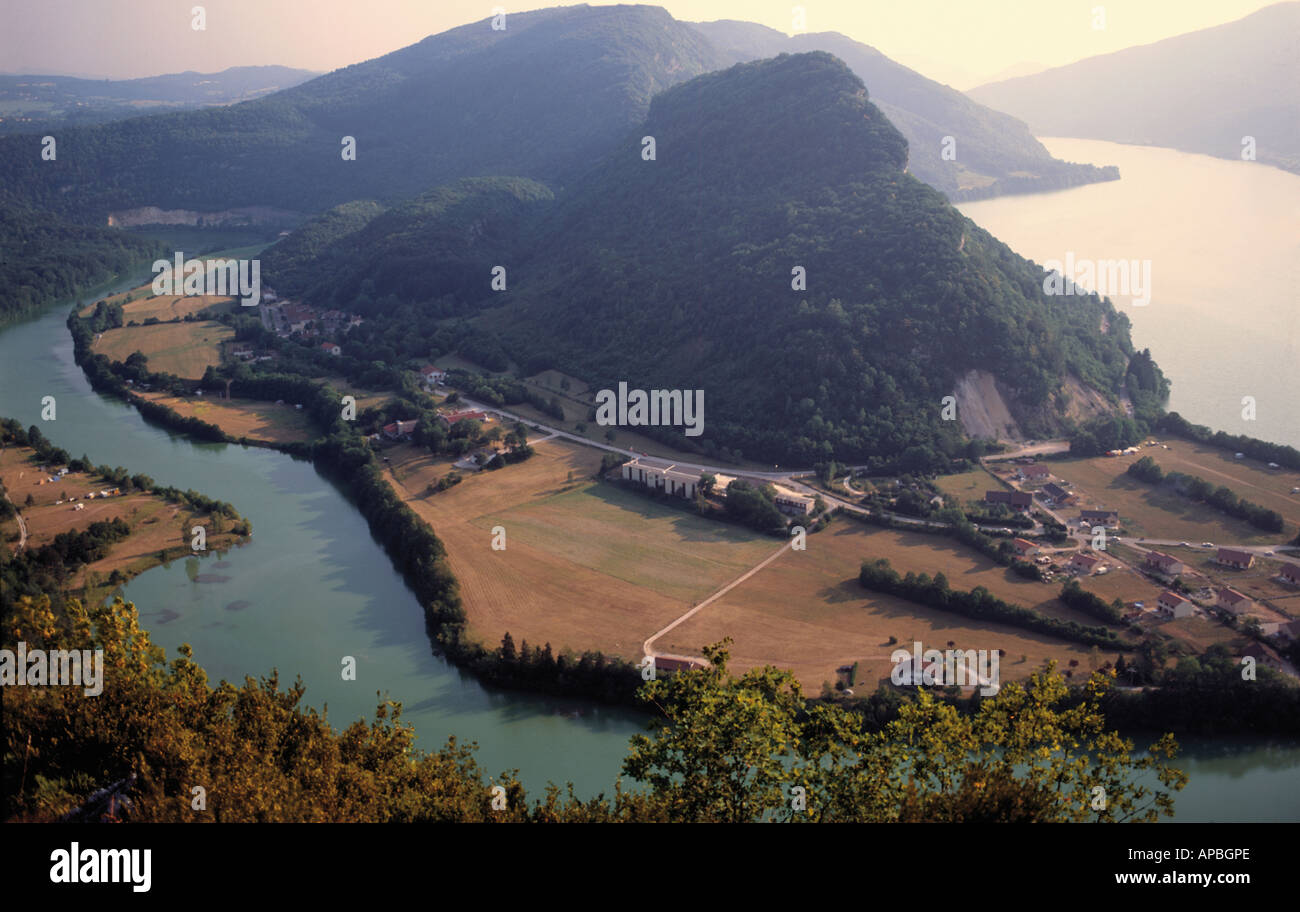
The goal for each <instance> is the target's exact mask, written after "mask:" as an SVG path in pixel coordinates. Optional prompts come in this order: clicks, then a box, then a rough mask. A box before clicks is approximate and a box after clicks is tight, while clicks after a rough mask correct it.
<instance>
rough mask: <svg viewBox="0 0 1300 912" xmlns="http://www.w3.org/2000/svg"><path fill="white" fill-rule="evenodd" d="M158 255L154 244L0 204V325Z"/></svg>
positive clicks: (159, 249)
mask: <svg viewBox="0 0 1300 912" xmlns="http://www.w3.org/2000/svg"><path fill="white" fill-rule="evenodd" d="M162 255H163V245H162V244H161V243H159V242H157V241H151V240H148V239H145V238H141V237H138V236H134V235H130V234H124V233H123V232H121V231H113V230H110V229H107V228H87V227H83V226H81V225H76V224H73V223H71V222H69V221H65V220H63V219H61V218H58V217H56V216H53V215H50V214H48V213H42V212H36V211H34V210H32V209H28V208H26V207H24V206H20V205H7V204H5V203H3V202H2V201H0V324H3V323H5V322H6V321H8V320H10V319H13V318H14V317H17V316H21V315H23V314H28V313H34V312H35V311H37V310H39V309H41V308H42V307H45V306H46V305H49V304H52V303H54V302H55V301H57V300H59V299H60V298H67V297H70V296H71V295H73V294H75V293H76V292H77V291H79V290H81V289H83V288H86V287H87V286H90V285H95V284H97V283H99V282H103V281H106V280H107V279H110V278H112V277H113V276H115V275H118V274H120V273H122V272H124V271H125V270H126V269H127V268H129V267H132V266H135V265H137V264H138V263H140V262H141V261H143V260H147V259H149V258H151V257H155V256H162Z"/></svg>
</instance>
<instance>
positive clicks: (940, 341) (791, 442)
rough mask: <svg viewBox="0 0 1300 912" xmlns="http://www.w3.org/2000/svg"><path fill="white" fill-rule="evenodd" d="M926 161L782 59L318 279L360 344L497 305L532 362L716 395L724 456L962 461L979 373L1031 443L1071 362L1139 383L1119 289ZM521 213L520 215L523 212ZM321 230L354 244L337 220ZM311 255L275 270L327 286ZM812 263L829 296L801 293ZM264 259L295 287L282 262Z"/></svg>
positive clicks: (392, 347) (496, 320)
mask: <svg viewBox="0 0 1300 912" xmlns="http://www.w3.org/2000/svg"><path fill="white" fill-rule="evenodd" d="M643 136H651V137H653V138H654V140H655V157H654V159H653V160H646V159H645V158H644V157H643V148H644V147H643V144H642V137H643ZM906 161H907V143H906V141H905V140H904V138H903V137H902V135H901V134H900V133H899V132H898V130H896V129H895V128H894V127H893V126H892V125H891V124H890V123H889V121H888V120H887V119H886V118H885V117H884V115H883V114H882V112H881V111H880V110H879V109H878V108H876V107H875V106H874V105H873V104H872V103H871V102H870V101H869V100H868V98H867V92H866V89H865V87H864V86H863V84H862V81H861V80H860V79H859V78H858V77H856V76H855V75H854V74H853V73H852V72H851V71H850V70H849V69H848V67H847V66H845V64H844V63H843V62H841V61H839V60H838V59H836V58H834V57H832V56H831V55H829V54H825V53H820V52H819V53H811V54H801V55H794V56H790V55H783V56H781V57H778V58H776V59H773V60H766V61H760V62H757V63H751V64H742V65H737V66H735V67H733V68H731V69H729V70H726V71H723V72H718V73H711V74H707V75H704V76H700V77H698V78H696V79H694V80H691V81H690V82H687V83H685V84H683V85H680V86H677V87H675V88H673V89H670V90H668V91H666V92H664V93H663V94H661V95H659V96H657V97H656V98H655V100H654V101H653V102H652V104H651V107H650V110H649V113H648V116H647V119H646V121H645V123H644V124H642V125H641V126H640V127H638V128H637V129H636V130H633V131H631V132H629V133H628V134H627V135H626V138H625V139H624V141H623V142H622V143H621V144H620V146H619V147H618V148H617V149H616V150H615V151H614V152H613V153H611V154H610V155H609V156H608V157H607V158H606V159H605V161H604V162H602V163H601V164H600V166H599V167H597V168H596V169H594V171H593V172H592V173H591V174H590V175H589V177H588V179H587V180H585V181H584V182H583V183H582V185H581V186H580V187H575V188H574V189H573V190H571V191H570V192H569V193H568V194H565V195H564V196H562V197H560V198H558V199H557V200H556V201H555V202H554V203H547V202H546V201H545V199H544V196H543V194H541V193H539V192H536V191H533V190H531V188H530V186H529V185H528V184H526V183H522V182H508V181H506V182H489V181H482V182H470V183H462V184H459V185H456V186H453V187H450V188H445V189H443V190H440V191H438V192H436V193H434V194H429V195H426V196H425V197H423V198H421V199H420V200H418V201H416V202H415V203H413V204H411V205H409V206H406V207H399V208H398V209H395V210H392V211H390V212H386V213H384V214H382V215H378V216H375V217H374V218H373V219H370V220H366V221H364V224H363V225H362V226H361V227H359V228H356V229H355V230H353V231H352V232H351V233H346V234H345V233H342V232H339V233H336V234H335V235H334V236H333V237H332V239H331V240H330V241H329V242H328V243H327V244H325V245H323V246H321V251H322V255H321V256H320V258H319V259H318V260H317V261H315V262H317V263H318V264H319V269H320V273H319V275H320V279H319V281H318V282H317V283H316V285H315V286H310V285H303V286H301V287H302V288H305V289H311V288H313V287H314V289H315V290H314V291H309V294H308V298H309V300H311V299H312V298H313V297H315V298H316V299H317V300H318V301H319V302H320V303H322V304H330V305H335V306H349V305H350V304H354V305H355V306H356V307H357V308H358V309H363V310H365V311H366V312H368V313H370V314H372V315H373V319H371V320H368V321H367V323H366V324H365V326H363V327H362V331H363V332H362V333H361V334H360V338H359V339H358V340H356V341H353V340H352V338H351V337H349V342H350V343H351V344H350V346H349V347H350V348H353V349H354V350H355V349H356V347H357V343H358V342H359V343H360V346H361V348H362V352H363V353H362V354H360V355H357V356H358V357H363V358H368V357H379V355H373V356H372V355H368V354H365V352H366V351H367V350H368V349H370V348H371V347H373V349H374V351H376V352H378V353H381V354H382V358H383V359H391V358H393V357H408V358H410V357H418V358H425V357H430V356H433V355H436V354H440V353H443V352H444V351H446V350H447V349H446V346H448V345H453V344H456V343H457V342H458V341H463V339H464V337H463V336H459V337H458V336H455V335H454V334H451V333H446V332H443V331H441V330H440V329H439V328H438V327H437V318H438V317H443V316H446V315H447V314H448V313H451V312H457V313H459V314H462V315H464V314H473V313H476V312H478V311H483V312H482V313H481V315H479V316H476V317H474V318H473V325H474V326H475V327H477V329H478V330H479V331H480V333H479V338H480V339H481V338H483V337H486V338H495V339H500V340H501V342H502V344H504V346H505V349H506V352H507V353H508V354H509V355H510V357H511V358H512V359H513V360H514V361H516V362H517V363H518V364H520V365H521V366H522V367H523V369H524V370H526V371H528V372H533V371H536V370H541V369H544V368H558V369H560V370H563V371H566V372H569V373H574V374H577V375H578V376H580V377H582V378H583V379H584V380H587V381H588V382H590V383H593V384H597V385H599V386H613V385H614V384H616V383H617V382H618V381H620V380H626V381H628V382H629V384H630V385H631V386H632V387H641V388H670V389H682V388H685V389H697V388H700V389H704V390H705V393H706V399H707V402H708V406H707V417H706V425H705V427H706V431H705V443H704V445H705V446H706V447H721V446H725V447H728V448H730V449H732V450H736V449H738V450H740V451H741V452H742V453H745V454H749V455H751V456H758V455H759V454H763V456H764V457H766V458H772V459H773V460H779V461H781V462H785V463H799V464H811V463H812V462H814V461H817V460H820V459H825V458H828V457H830V456H832V455H834V456H835V457H836V458H839V459H847V460H858V459H866V458H870V457H882V458H884V457H897V456H898V454H900V453H904V452H905V451H907V450H908V449H909V448H911V447H915V448H917V449H915V450H914V451H913V452H912V453H911V456H910V457H909V459H912V460H914V461H915V462H916V463H917V464H918V465H919V464H922V463H925V462H928V461H933V459H934V458H935V457H936V455H937V454H938V453H940V452H946V453H956V452H958V451H959V450H960V449H961V448H962V447H963V446H964V444H965V442H964V440H963V439H962V437H961V432H960V428H959V422H950V421H943V420H942V419H941V415H940V410H941V400H942V398H943V397H944V396H946V395H949V394H950V393H951V392H952V391H953V388H954V384H955V381H956V377H957V376H959V375H960V374H961V373H962V372H963V371H965V370H967V369H969V368H973V367H977V368H982V369H987V370H989V371H991V372H992V373H993V374H995V375H996V376H997V377H998V378H999V379H1000V380H1001V381H1002V382H1003V384H1005V385H1006V386H1008V387H1010V388H1012V389H1014V390H1015V394H1016V395H1015V398H1016V402H1015V403H1014V406H1015V407H1016V408H1018V410H1019V411H1020V412H1021V414H1019V415H1017V416H1016V417H1017V418H1018V419H1020V420H1022V421H1023V422H1024V423H1023V424H1022V427H1026V430H1027V432H1029V433H1045V432H1047V431H1049V430H1052V429H1054V427H1053V424H1052V418H1051V417H1050V416H1051V415H1052V414H1053V413H1055V412H1056V411H1057V409H1054V408H1050V407H1047V406H1050V405H1052V404H1053V396H1054V394H1056V393H1057V391H1058V389H1059V388H1060V385H1061V381H1062V378H1063V377H1065V376H1066V375H1067V374H1073V375H1075V376H1077V377H1079V378H1080V379H1082V380H1083V381H1084V382H1085V383H1087V384H1090V385H1091V386H1093V387H1095V388H1096V389H1098V390H1100V391H1102V392H1103V393H1104V394H1105V395H1107V396H1109V397H1111V398H1115V397H1117V396H1118V394H1119V392H1120V390H1121V389H1122V386H1123V383H1124V378H1125V373H1126V369H1127V367H1128V363H1129V356H1130V355H1131V353H1132V350H1131V347H1130V343H1129V339H1128V323H1127V321H1126V320H1125V318H1124V317H1123V316H1121V315H1119V314H1117V313H1116V312H1115V311H1114V310H1113V308H1111V307H1110V305H1109V304H1108V303H1106V302H1103V301H1101V300H1099V299H1096V298H1085V297H1071V298H1060V297H1048V296H1045V295H1044V293H1043V291H1042V276H1043V273H1042V270H1041V269H1039V268H1038V267H1036V266H1034V265H1033V264H1032V263H1030V262H1028V261H1026V260H1024V259H1022V258H1021V257H1019V256H1018V255H1016V254H1014V253H1013V252H1012V251H1011V250H1010V249H1008V248H1007V247H1006V246H1005V245H1003V244H1001V243H1000V242H998V241H997V240H996V239H994V238H993V237H991V236H990V235H988V234H987V233H986V232H984V231H982V230H981V229H979V228H978V227H977V226H976V225H975V224H974V223H972V222H970V221H969V220H968V219H966V218H964V217H963V216H962V215H961V214H960V213H958V212H957V211H956V210H955V209H953V208H952V206H951V205H949V203H948V202H947V200H945V199H944V197H943V196H942V194H940V193H938V192H937V191H936V190H934V189H933V188H931V187H929V186H927V185H925V184H923V183H922V182H921V181H919V180H917V179H916V178H914V177H912V176H911V175H909V174H906V173H904V171H903V168H904V165H905V163H906ZM449 200H450V201H452V203H451V204H449V203H448V201H449ZM512 216H517V217H518V218H520V219H522V222H521V224H520V226H519V227H518V228H517V229H511V228H509V227H508V226H505V225H503V224H502V219H503V218H509V217H512ZM327 218H330V217H327ZM335 218H339V219H340V220H339V224H340V225H343V224H344V223H345V222H344V220H342V218H341V217H335ZM344 230H346V229H344ZM309 231H310V232H312V233H314V234H315V236H317V237H323V236H325V235H328V234H330V231H329V230H328V225H327V224H326V221H325V219H322V220H318V222H317V223H315V224H314V226H313V227H312V228H310V229H309ZM295 245H296V242H294V241H293V239H292V238H291V239H289V240H286V241H285V242H282V243H281V245H279V250H276V251H272V252H270V253H268V255H267V261H268V263H271V264H274V263H276V262H277V258H278V257H280V256H284V258H285V259H284V261H283V262H285V263H287V264H288V266H287V267H286V271H285V275H286V276H294V275H297V276H299V277H307V276H310V275H311V266H310V263H311V261H310V260H307V259H304V258H302V257H301V256H299V255H298V253H297V252H296V250H298V249H299V248H297V247H296V246H295ZM303 246H313V244H307V243H305V242H304V244H303ZM315 246H320V245H318V244H316V245H315ZM426 251H445V253H434V254H430V253H427V252H426ZM440 257H446V259H447V261H448V266H447V268H446V269H445V270H444V269H443V268H442V267H441V266H440V264H439V258H440ZM390 258H391V260H390ZM390 261H391V262H397V263H400V262H408V263H410V264H415V265H413V267H412V268H413V269H414V272H412V273H411V274H412V275H414V274H419V275H421V276H423V277H424V284H426V285H427V284H430V283H434V284H435V285H436V283H438V282H440V281H450V282H453V283H454V284H455V285H456V287H457V289H458V290H457V292H456V294H455V296H454V298H453V300H454V299H459V301H460V304H459V310H458V311H454V310H449V309H448V307H449V305H448V303H447V300H444V299H443V298H442V291H441V290H440V289H438V288H436V287H435V288H434V289H433V290H432V291H431V290H429V289H427V288H421V287H419V286H420V283H418V282H416V283H411V282H409V281H408V280H409V278H410V276H408V275H402V274H400V273H399V274H397V275H394V276H392V277H390V278H385V277H382V276H381V273H382V272H383V268H382V267H380V266H379V264H381V263H387V262H390ZM487 264H501V265H505V266H506V267H507V269H508V272H509V285H508V289H507V290H506V291H504V292H501V291H492V290H490V288H489V281H490V276H489V268H490V267H488V265H487ZM795 267H803V268H804V269H805V270H806V274H807V290H806V291H803V290H794V289H793V288H792V270H793V269H794V268H795ZM266 275H268V276H269V281H271V282H272V284H276V285H277V287H279V284H280V283H281V282H282V278H281V273H280V270H278V269H275V268H270V267H268V269H267V272H266ZM444 275H445V276H447V277H448V278H446V279H445V280H444V279H442V278H440V276H444ZM460 276H465V277H466V281H465V282H460V278H459V277H460ZM367 279H369V280H370V281H371V285H370V286H369V287H367V286H366V285H365V282H366V280H367ZM289 281H291V282H292V281H293V279H290V280H289ZM380 283H391V284H387V285H385V284H380ZM352 289H357V293H356V294H355V296H352ZM383 295H391V300H388V301H382V300H381V301H378V302H377V299H378V298H379V297H380V296H383ZM349 296H352V301H351V302H350V301H349V300H348V298H349ZM489 308H490V309H489ZM1103 316H1105V317H1106V318H1107V319H1108V320H1109V324H1110V330H1109V332H1107V333H1104V334H1103V333H1102V332H1101V331H1100V326H1101V323H1102V318H1103ZM493 344H496V343H495V342H494V343H493ZM498 360H501V359H498ZM674 433H676V434H677V435H678V439H679V440H680V431H675V432H674Z"/></svg>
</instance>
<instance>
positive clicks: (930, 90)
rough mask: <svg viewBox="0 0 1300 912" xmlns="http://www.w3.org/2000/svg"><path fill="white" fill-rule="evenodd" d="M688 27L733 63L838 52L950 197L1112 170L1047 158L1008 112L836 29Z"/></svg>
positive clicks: (1049, 185)
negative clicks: (950, 144)
mask: <svg viewBox="0 0 1300 912" xmlns="http://www.w3.org/2000/svg"><path fill="white" fill-rule="evenodd" d="M692 25H693V27H694V28H696V29H698V30H699V31H700V32H701V33H702V34H704V35H705V36H706V37H708V39H709V40H710V41H711V42H712V43H713V45H714V46H715V47H717V48H718V49H719V51H721V52H722V53H723V54H724V55H726V57H727V58H728V59H729V60H731V61H733V62H735V61H748V60H757V59H759V58H762V57H774V56H776V55H777V54H797V53H801V52H805V51H827V52H829V53H831V54H834V55H835V56H836V57H839V58H840V59H841V60H843V61H844V62H845V63H847V64H848V65H849V68H850V69H852V70H853V72H854V73H856V74H857V75H858V77H859V78H861V79H862V81H863V82H865V83H866V84H867V89H868V91H870V92H871V98H872V100H873V101H874V102H875V104H876V105H878V106H879V107H880V109H881V110H882V111H884V112H885V115H886V116H887V117H889V119H890V120H891V121H892V122H893V124H894V126H896V127H898V129H899V130H900V131H901V132H902V134H903V135H904V136H905V137H906V138H907V142H908V149H909V159H908V170H909V171H910V172H911V173H913V174H915V175H916V176H917V177H919V178H920V179H921V180H923V181H925V182H926V183H927V184H929V185H930V186H932V187H935V188H936V189H939V190H942V191H943V192H944V193H946V194H947V195H948V197H949V198H950V199H952V200H954V201H961V200H969V199H979V198H982V197H987V196H996V195H999V194H1002V193H1017V192H1028V191H1035V190H1038V191H1041V190H1050V189H1054V188H1062V187H1069V186H1073V185H1076V184H1083V183H1091V182H1094V181H1098V180H1107V179H1115V178H1117V177H1118V176H1119V172H1118V171H1117V170H1116V169H1114V168H1107V169H1102V168H1097V167H1096V166H1094V165H1088V164H1072V163H1068V162H1062V161H1060V160H1058V159H1055V158H1053V157H1052V156H1051V154H1050V153H1049V152H1048V151H1047V149H1045V148H1044V147H1043V145H1042V143H1040V142H1039V141H1038V140H1036V139H1035V138H1034V137H1033V135H1032V134H1031V133H1030V131H1029V128H1028V127H1026V126H1025V124H1024V123H1022V122H1021V121H1019V120H1017V119H1016V118H1015V117H1011V116H1009V115H1007V114H1003V113H1001V112H1000V111H997V110H993V109H992V107H984V106H983V105H981V104H978V103H976V102H974V101H972V100H971V99H970V98H968V97H966V96H965V95H963V94H962V93H961V92H958V91H957V90H956V89H953V88H950V87H949V86H946V85H941V84H940V83H937V82H935V81H934V80H931V79H927V78H926V77H924V76H922V75H921V74H920V73H917V72H915V71H914V70H910V69H908V68H907V67H905V66H903V65H902V64H899V63H895V62H894V61H893V60H890V59H889V58H888V57H886V56H885V55H884V54H881V53H880V52H879V51H877V50H876V49H875V48H873V47H869V46H868V45H865V44H862V43H861V42H858V41H854V40H853V39H851V38H848V37H846V36H844V35H841V34H839V33H838V32H819V33H816V34H804V35H795V36H793V37H787V36H786V35H783V34H782V33H781V32H778V31H776V30H775V29H770V28H768V27H767V26H763V25H757V24H755V23H752V22H737V21H734V20H723V21H718V22H700V23H693V24H692ZM944 137H952V138H953V139H954V140H955V141H956V144H955V153H956V158H955V160H944V158H943V155H942V152H943V147H944Z"/></svg>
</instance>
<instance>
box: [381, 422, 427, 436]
mask: <svg viewBox="0 0 1300 912" xmlns="http://www.w3.org/2000/svg"><path fill="white" fill-rule="evenodd" d="M418 423H419V422H418V421H417V420H416V419H414V418H412V419H411V420H410V421H394V422H392V423H391V424H386V425H384V436H385V437H387V438H388V439H389V440H401V439H402V438H404V437H410V436H411V435H412V434H414V433H415V426H416V424H418Z"/></svg>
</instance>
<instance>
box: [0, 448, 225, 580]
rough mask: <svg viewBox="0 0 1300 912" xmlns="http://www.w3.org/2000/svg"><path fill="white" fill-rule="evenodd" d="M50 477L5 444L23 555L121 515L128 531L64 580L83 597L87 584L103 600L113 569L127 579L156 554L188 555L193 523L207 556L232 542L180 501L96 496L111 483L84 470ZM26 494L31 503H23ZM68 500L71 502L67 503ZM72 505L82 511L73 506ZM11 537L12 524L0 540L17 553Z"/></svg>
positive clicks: (1, 475)
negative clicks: (203, 532) (23, 535)
mask: <svg viewBox="0 0 1300 912" xmlns="http://www.w3.org/2000/svg"><path fill="white" fill-rule="evenodd" d="M49 477H50V473H49V472H47V471H43V470H42V469H41V467H40V466H39V465H37V463H36V460H35V454H34V453H33V452H32V451H31V450H30V449H29V448H27V447H18V446H9V447H6V448H5V449H4V450H2V451H0V481H2V482H3V483H4V485H5V488H6V490H7V492H8V494H9V498H10V500H12V501H13V502H14V503H15V504H16V505H17V506H18V507H19V508H20V509H21V511H22V517H23V521H24V523H25V524H26V527H27V542H26V550H28V551H32V550H35V549H38V548H41V547H43V546H44V545H47V544H49V543H50V542H51V541H53V539H54V537H55V536H56V535H58V534H59V533H62V532H74V531H75V532H81V531H85V530H86V529H87V528H88V527H89V526H90V525H91V523H95V522H104V521H109V520H113V519H116V518H120V519H122V520H124V521H125V522H126V523H127V524H128V525H129V526H130V527H131V533H130V535H129V536H128V537H127V538H126V539H124V540H122V541H120V542H117V543H116V544H114V545H113V546H112V548H111V550H110V552H109V554H108V555H107V556H106V557H104V558H102V559H100V560H98V561H94V562H93V563H90V564H87V565H85V566H84V567H82V568H80V569H79V570H78V571H77V573H76V575H75V576H74V577H73V578H72V579H71V580H69V582H68V585H69V586H70V587H71V589H72V591H73V592H74V594H79V595H83V597H86V598H89V597H90V596H91V593H90V592H84V590H85V587H87V585H88V584H89V586H90V588H91V589H92V590H94V592H95V594H96V595H99V596H102V595H104V594H106V591H100V587H102V586H103V585H104V583H105V581H107V580H108V578H109V577H110V575H112V574H113V572H114V571H118V572H119V573H120V575H121V576H123V577H126V578H130V577H132V576H135V575H137V574H139V573H142V572H144V571H145V570H147V569H149V568H150V567H153V566H156V565H157V564H159V563H160V562H161V558H160V556H159V555H160V553H161V552H164V551H166V552H168V556H169V557H173V558H174V557H180V556H184V555H188V554H191V553H192V552H191V550H190V533H191V528H192V526H193V525H195V524H200V525H203V526H205V528H207V529H208V530H209V534H208V537H207V546H208V549H209V550H210V551H219V550H222V549H224V548H229V547H231V546H232V545H234V544H235V542H236V537H235V536H233V535H231V534H229V533H227V532H214V531H213V530H212V521H211V519H210V518H208V517H205V516H201V515H198V514H196V513H194V511H192V510H191V509H190V508H189V507H187V506H185V505H184V504H180V503H171V502H168V501H166V500H164V499H163V498H162V497H159V496H157V495H155V494H150V493H146V492H143V491H132V490H124V491H123V493H121V494H117V495H111V496H108V497H103V496H100V495H99V492H100V491H103V490H108V489H110V488H109V484H110V483H109V482H108V481H107V480H106V479H104V478H101V477H99V476H97V475H88V474H86V473H83V472H69V473H68V474H67V475H64V476H63V477H62V478H61V479H60V480H58V481H55V482H50V481H49V480H48V479H49ZM92 492H93V493H95V494H96V496H95V497H94V498H93V499H88V498H87V497H86V495H87V494H90V493H92ZM29 496H30V497H31V498H32V503H31V504H30V505H27V503H26V501H27V498H28V497H29ZM74 497H75V498H76V503H72V502H70V500H69V499H70V498H74ZM59 501H63V503H60V502H59ZM78 504H80V505H81V507H82V509H80V510H78V509H77V505H78ZM226 522H227V523H228V521H226ZM16 538H17V523H16V521H15V520H12V519H11V520H9V521H7V522H5V523H4V525H3V528H0V542H2V544H3V547H4V548H5V550H6V551H7V552H10V553H12V552H13V550H14V549H15V548H16V546H17V541H16V540H15V539H16Z"/></svg>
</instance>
